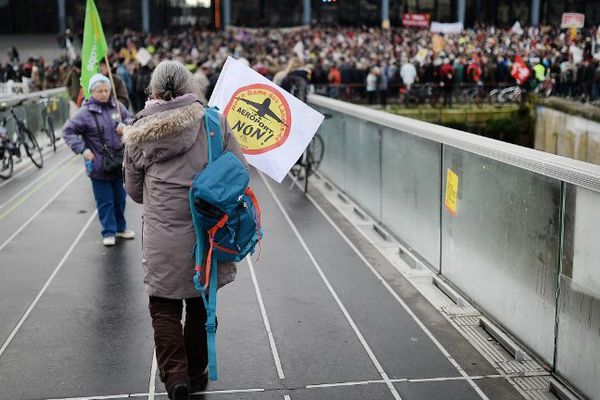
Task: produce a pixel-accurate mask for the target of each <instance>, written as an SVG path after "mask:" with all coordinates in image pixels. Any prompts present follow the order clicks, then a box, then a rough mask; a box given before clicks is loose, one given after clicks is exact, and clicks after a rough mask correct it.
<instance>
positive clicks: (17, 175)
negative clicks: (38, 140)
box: [0, 150, 73, 209]
mask: <svg viewBox="0 0 600 400" xmlns="http://www.w3.org/2000/svg"><path fill="white" fill-rule="evenodd" d="M57 151H58V150H57ZM55 154H58V153H55ZM71 157H73V154H69V155H68V157H67V158H65V159H64V160H62V161H60V162H59V163H58V164H57V165H55V166H53V167H52V168H50V169H49V170H47V172H45V173H44V174H43V175H40V176H39V177H38V178H36V179H35V180H34V181H33V182H31V183H29V184H28V185H27V186H26V187H24V188H23V189H21V190H20V191H19V193H17V194H15V195H13V197H11V198H10V199H8V200H7V201H5V202H4V204H2V205H0V209H2V207H4V206H5V205H6V204H7V203H9V202H10V201H11V200H12V199H13V198H14V197H17V196H18V195H19V194H21V193H22V192H23V191H25V190H27V189H28V188H29V187H31V186H32V185H33V184H35V182H36V181H38V180H40V179H42V178H43V177H44V176H47V175H48V174H49V173H51V172H52V171H53V170H54V169H56V168H58V167H60V166H61V165H62V164H64V163H65V162H66V161H67V160H68V159H70V158H71ZM44 161H46V160H44ZM33 167H34V164H33V163H30V164H29V165H28V166H27V167H25V168H23V169H22V170H20V171H19V172H17V173H16V174H15V175H13V176H11V177H10V178H8V179H7V180H5V181H3V182H1V183H0V188H1V187H3V186H5V185H8V184H10V183H12V182H14V179H15V178H18V177H19V176H21V175H23V174H24V173H25V172H27V171H29V170H30V169H32V168H33Z"/></svg>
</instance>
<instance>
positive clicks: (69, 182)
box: [0, 170, 83, 251]
mask: <svg viewBox="0 0 600 400" xmlns="http://www.w3.org/2000/svg"><path fill="white" fill-rule="evenodd" d="M81 174H83V170H81V171H79V172H78V173H77V174H75V175H74V176H73V177H72V178H71V179H69V180H68V181H67V183H65V184H64V185H63V186H62V187H61V188H60V189H59V190H58V191H57V192H56V193H54V196H52V197H51V198H49V199H48V201H47V202H45V203H44V205H43V206H42V207H41V208H40V209H39V210H37V211H36V213H35V214H33V215H32V216H31V217H30V218H29V219H28V220H27V221H26V222H25V223H24V224H23V225H21V227H20V228H19V229H17V231H16V232H15V233H13V234H12V235H11V236H10V237H9V238H8V239H6V241H4V243H2V245H0V251H1V250H2V249H3V248H5V247H6V245H7V244H8V243H10V241H11V240H13V239H14V238H15V236H17V235H18V234H19V233H21V231H22V230H23V229H25V228H27V226H28V225H29V224H30V223H31V222H32V221H33V220H34V219H36V218H37V216H38V215H40V214H41V213H42V211H44V210H45V209H46V208H47V207H48V206H49V205H50V204H52V202H53V201H54V200H56V198H57V197H58V196H60V194H61V193H62V192H64V191H65V190H66V189H67V188H68V187H69V186H70V185H71V184H72V183H73V182H74V181H75V179H77V178H79V177H80V176H81Z"/></svg>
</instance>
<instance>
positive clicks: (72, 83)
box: [63, 59, 81, 103]
mask: <svg viewBox="0 0 600 400" xmlns="http://www.w3.org/2000/svg"><path fill="white" fill-rule="evenodd" d="M80 79H81V60H80V59H77V60H75V62H74V63H73V65H71V66H70V67H69V71H68V72H67V75H66V78H65V80H64V82H63V86H66V88H67V93H68V94H69V98H70V99H71V100H72V101H73V103H77V98H78V97H79V92H80V90H81V84H80V83H79V80H80Z"/></svg>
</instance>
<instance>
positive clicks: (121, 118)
mask: <svg viewBox="0 0 600 400" xmlns="http://www.w3.org/2000/svg"><path fill="white" fill-rule="evenodd" d="M104 62H105V63H106V68H108V78H109V79H110V84H111V86H112V91H113V95H114V96H115V101H116V103H117V112H118V113H119V122H123V116H122V115H121V107H120V106H119V99H118V98H117V88H116V87H115V81H114V80H113V76H112V71H111V70H110V63H109V62H108V56H107V54H106V53H105V54H104Z"/></svg>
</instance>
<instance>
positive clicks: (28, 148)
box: [19, 128, 44, 168]
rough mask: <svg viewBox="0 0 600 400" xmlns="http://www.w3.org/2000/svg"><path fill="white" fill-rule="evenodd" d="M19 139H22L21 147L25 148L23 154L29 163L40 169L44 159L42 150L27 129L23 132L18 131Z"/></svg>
mask: <svg viewBox="0 0 600 400" xmlns="http://www.w3.org/2000/svg"><path fill="white" fill-rule="evenodd" d="M19 131H20V135H21V138H22V139H23V146H24V147H25V152H26V153H27V155H28V156H29V158H30V159H31V162H32V163H33V164H34V165H35V166H36V167H38V168H42V167H43V166H44V158H43V157H42V149H41V148H40V145H39V144H38V142H37V140H36V139H35V136H33V133H31V131H30V130H29V129H27V128H24V129H23V130H19Z"/></svg>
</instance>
